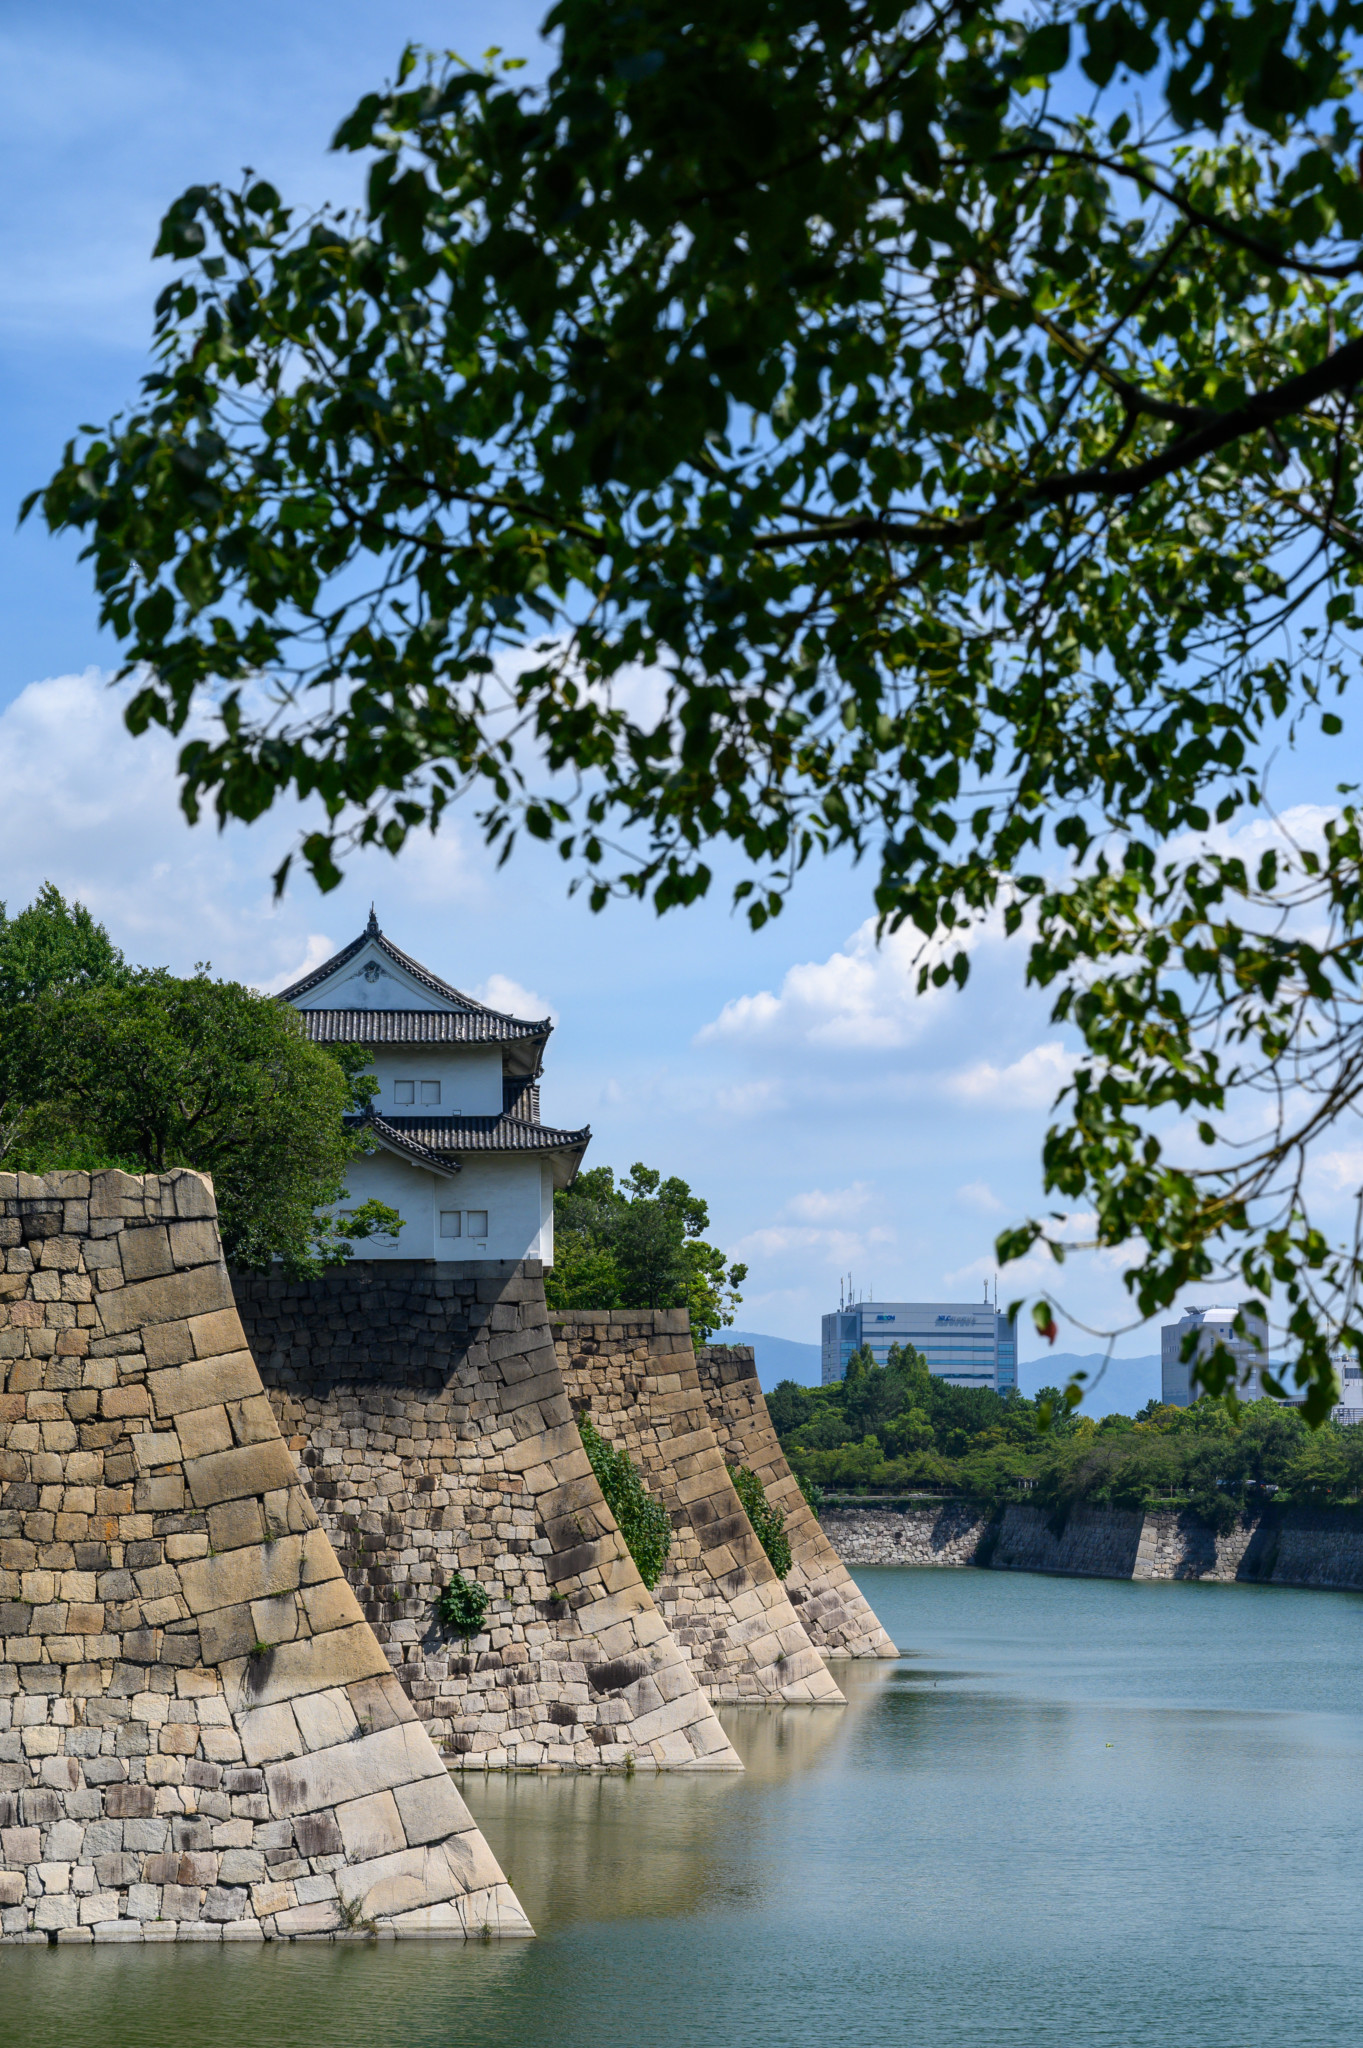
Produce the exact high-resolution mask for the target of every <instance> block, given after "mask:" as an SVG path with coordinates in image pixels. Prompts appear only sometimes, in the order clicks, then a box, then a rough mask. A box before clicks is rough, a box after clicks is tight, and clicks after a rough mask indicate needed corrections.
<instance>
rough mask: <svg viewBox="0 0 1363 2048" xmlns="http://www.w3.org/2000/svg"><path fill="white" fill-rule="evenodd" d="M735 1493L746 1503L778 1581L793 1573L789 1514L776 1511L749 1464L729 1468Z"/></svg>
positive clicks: (783, 1510)
mask: <svg viewBox="0 0 1363 2048" xmlns="http://www.w3.org/2000/svg"><path fill="white" fill-rule="evenodd" d="M728 1471H729V1477H730V1479H732V1480H733V1482H734V1492H735V1493H736V1494H737V1495H738V1497H739V1499H740V1500H741V1501H742V1503H743V1507H744V1511H745V1513H746V1514H747V1517H748V1520H749V1521H750V1522H751V1523H752V1526H753V1533H754V1535H755V1536H756V1538H757V1540H758V1542H759V1543H760V1544H761V1546H762V1548H763V1549H764V1550H765V1551H766V1553H767V1562H768V1563H769V1564H770V1566H771V1568H772V1570H773V1571H774V1572H775V1574H776V1576H777V1578H778V1579H783V1578H784V1577H785V1576H786V1573H787V1572H788V1571H789V1570H790V1538H789V1537H788V1536H787V1534H786V1511H785V1509H784V1508H774V1507H773V1506H772V1504H771V1502H770V1501H769V1500H768V1499H767V1490H766V1488H765V1487H764V1486H763V1484H762V1482H761V1480H760V1479H759V1478H758V1476H757V1474H756V1473H755V1472H753V1471H751V1470H750V1469H749V1467H748V1466H746V1465H730V1466H729V1468H728Z"/></svg>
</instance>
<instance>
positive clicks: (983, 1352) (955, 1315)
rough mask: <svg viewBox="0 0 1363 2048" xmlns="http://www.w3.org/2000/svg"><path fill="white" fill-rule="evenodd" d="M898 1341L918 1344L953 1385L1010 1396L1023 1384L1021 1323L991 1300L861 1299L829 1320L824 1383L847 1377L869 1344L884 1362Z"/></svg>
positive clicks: (931, 1365) (940, 1375)
mask: <svg viewBox="0 0 1363 2048" xmlns="http://www.w3.org/2000/svg"><path fill="white" fill-rule="evenodd" d="M892 1344H912V1346H913V1348H914V1350H915V1351H919V1352H921V1353H922V1355H923V1357H924V1358H925V1359H926V1361H927V1367H928V1371H929V1372H930V1373H933V1374H934V1375H935V1376H936V1377H937V1378H938V1379H942V1380H948V1381H949V1382H950V1383H951V1385H952V1386H953V1387H988V1388H989V1389H990V1390H991V1391H992V1392H994V1393H998V1394H1006V1393H1009V1392H1010V1391H1011V1390H1012V1389H1013V1388H1015V1387H1016V1386H1017V1383H1018V1340H1017V1325H1016V1323H1014V1322H1013V1321H1011V1320H1010V1318H1009V1317H1008V1316H1005V1315H1001V1314H999V1312H998V1311H997V1310H996V1309H995V1308H994V1307H993V1306H992V1305H991V1304H990V1303H989V1302H987V1301H985V1302H979V1301H858V1302H854V1303H851V1304H849V1306H848V1307H846V1308H840V1309H834V1310H833V1312H832V1313H831V1314H830V1315H826V1316H825V1317H824V1319H823V1360H822V1379H823V1384H824V1385H825V1386H826V1387H827V1386H831V1385H832V1384H833V1382H834V1381H836V1380H840V1379H842V1378H844V1377H845V1375H846V1372H847V1361H848V1359H849V1358H850V1357H851V1356H852V1353H853V1352H854V1351H859V1350H860V1349H861V1348H862V1346H863V1345H865V1346H867V1347H868V1349H869V1350H870V1353H871V1356H872V1357H873V1358H874V1360H875V1362H876V1364H877V1365H884V1363H885V1361H886V1359H887V1358H888V1357H889V1353H890V1347H891V1345H892Z"/></svg>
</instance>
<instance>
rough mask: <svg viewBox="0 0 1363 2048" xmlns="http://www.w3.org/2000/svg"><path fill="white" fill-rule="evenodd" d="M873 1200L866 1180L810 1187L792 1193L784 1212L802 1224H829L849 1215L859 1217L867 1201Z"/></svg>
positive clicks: (872, 1191) (843, 1219) (871, 1190)
mask: <svg viewBox="0 0 1363 2048" xmlns="http://www.w3.org/2000/svg"><path fill="white" fill-rule="evenodd" d="M872 1200H874V1190H873V1189H872V1187H871V1186H870V1183H869V1182H868V1181H864V1180H854V1181H853V1182H852V1185H851V1186H850V1187H846V1188H833V1189H832V1190H831V1191H828V1192H825V1190H824V1189H823V1188H810V1189H809V1190H808V1192H807V1193H805V1194H802V1195H792V1196H791V1198H790V1200H789V1201H788V1202H787V1203H786V1214H787V1215H788V1216H794V1217H796V1218H797V1220H798V1221H799V1222H801V1223H829V1222H832V1221H834V1220H838V1221H845V1220H846V1219H847V1218H848V1217H851V1216H859V1215H860V1214H861V1212H862V1210H863V1209H864V1208H865V1207H866V1205H867V1204H868V1202H871V1201H872Z"/></svg>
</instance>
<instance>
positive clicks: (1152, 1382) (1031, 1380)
mask: <svg viewBox="0 0 1363 2048" xmlns="http://www.w3.org/2000/svg"><path fill="white" fill-rule="evenodd" d="M717 1341H720V1342H723V1343H725V1344H751V1346H752V1348H753V1352H754V1355H755V1356H756V1359H757V1376H758V1378H759V1379H760V1380H761V1382H762V1386H763V1388H764V1390H765V1391H766V1392H767V1393H770V1392H771V1390H772V1388H773V1387H774V1386H775V1385H776V1384H777V1382H778V1381H779V1380H797V1381H798V1382H799V1384H800V1385H801V1386H804V1387H816V1386H817V1385H818V1384H819V1372H820V1356H821V1354H820V1350H819V1346H818V1345H817V1344H797V1343H796V1342H795V1341H794V1339H793V1338H790V1337H767V1336H764V1335H763V1334H762V1332H761V1331H760V1330H722V1331H720V1332H719V1336H718V1339H717ZM1102 1362H1103V1354H1102V1352H1101V1351H1091V1352H1079V1351H1053V1352H1051V1353H1050V1354H1049V1356H1047V1357H1045V1358H1024V1359H1023V1361H1022V1363H1021V1365H1020V1366H1019V1367H1018V1383H1019V1386H1020V1387H1021V1390H1022V1392H1023V1393H1024V1394H1027V1395H1028V1396H1031V1395H1034V1394H1036V1393H1037V1392H1038V1391H1039V1390H1040V1389H1041V1388H1042V1387H1063V1386H1064V1384H1065V1382H1066V1380H1067V1379H1068V1378H1069V1377H1070V1374H1071V1373H1075V1372H1084V1373H1087V1374H1088V1375H1089V1376H1090V1379H1091V1378H1092V1376H1093V1374H1094V1373H1096V1372H1097V1370H1098V1368H1099V1366H1100V1365H1101V1364H1102ZM1159 1391H1160V1361H1159V1354H1158V1352H1154V1351H1152V1352H1149V1353H1147V1354H1146V1356H1145V1357H1143V1358H1114V1359H1113V1360H1112V1362H1111V1364H1110V1365H1109V1366H1108V1368H1107V1371H1106V1372H1105V1373H1104V1374H1103V1378H1102V1381H1101V1384H1100V1385H1099V1386H1097V1387H1096V1388H1095V1389H1094V1391H1093V1392H1092V1394H1090V1395H1089V1396H1088V1398H1087V1399H1086V1400H1085V1403H1084V1406H1085V1408H1086V1409H1088V1410H1089V1411H1090V1412H1091V1413H1093V1414H1094V1415H1099V1416H1102V1415H1134V1414H1135V1413H1136V1411H1137V1409H1138V1408H1143V1407H1144V1406H1145V1404H1146V1402H1147V1401H1154V1400H1157V1399H1158V1398H1159Z"/></svg>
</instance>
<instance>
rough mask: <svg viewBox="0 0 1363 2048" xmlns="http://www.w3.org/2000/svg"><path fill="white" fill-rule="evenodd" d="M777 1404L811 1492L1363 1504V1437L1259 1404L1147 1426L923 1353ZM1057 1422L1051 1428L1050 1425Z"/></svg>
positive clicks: (902, 1354)
mask: <svg viewBox="0 0 1363 2048" xmlns="http://www.w3.org/2000/svg"><path fill="white" fill-rule="evenodd" d="M768 1407H769V1408H770V1410H771V1416H772V1421H773V1422H774V1424H775V1426H776V1432H777V1435H778V1436H779V1437H780V1439H781V1445H782V1448H783V1449H784V1451H785V1453H786V1456H787V1458H788V1459H789V1461H790V1464H791V1467H792V1469H793V1470H794V1472H795V1473H796V1475H797V1477H798V1478H799V1479H800V1481H801V1483H802V1485H803V1486H804V1487H805V1488H806V1490H807V1491H811V1492H812V1491H813V1490H814V1489H816V1488H817V1489H821V1490H823V1491H827V1492H839V1493H842V1492H852V1493H878V1494H879V1493H902V1492H909V1491H928V1492H933V1493H950V1494H963V1495H968V1496H970V1497H971V1498H973V1499H976V1500H988V1501H998V1500H1005V1499H1019V1498H1022V1497H1024V1496H1025V1497H1026V1498H1027V1499H1028V1500H1031V1501H1034V1502H1035V1503H1036V1504H1037V1505H1038V1506H1041V1507H1046V1508H1050V1509H1053V1510H1065V1509H1068V1508H1070V1507H1073V1506H1076V1505H1077V1504H1079V1503H1080V1502H1090V1503H1092V1504H1093V1505H1095V1506H1101V1505H1107V1506H1112V1507H1124V1508H1147V1507H1154V1506H1157V1505H1161V1504H1173V1505H1177V1506H1180V1507H1184V1506H1186V1507H1191V1508H1193V1509H1194V1510H1195V1511H1196V1512H1197V1513H1198V1514H1201V1515H1203V1516H1205V1517H1206V1518H1207V1519H1208V1520H1209V1521H1211V1522H1213V1523H1215V1524H1216V1525H1218V1526H1220V1527H1226V1526H1228V1525H1229V1523H1230V1522H1231V1521H1233V1520H1234V1519H1235V1517H1236V1516H1237V1515H1238V1514H1239V1513H1240V1511H1241V1510H1242V1509H1243V1508H1244V1507H1246V1506H1249V1505H1251V1504H1260V1503H1262V1502H1263V1501H1264V1500H1266V1499H1276V1500H1279V1501H1286V1502H1292V1503H1297V1504H1309V1505H1317V1506H1330V1505H1335V1506H1338V1505H1342V1504H1344V1503H1346V1502H1351V1501H1357V1500H1361V1499H1363V1429H1340V1428H1337V1427H1336V1426H1335V1425H1334V1424H1333V1423H1328V1422H1327V1423H1325V1424H1324V1425H1323V1426H1322V1427H1321V1428H1320V1429H1318V1430H1311V1429H1308V1428H1307V1426H1306V1424H1305V1423H1304V1422H1303V1421H1302V1419H1301V1416H1300V1415H1299V1414H1298V1413H1297V1411H1296V1410H1295V1409H1293V1408H1286V1407H1282V1406H1280V1405H1279V1404H1277V1403H1276V1402H1271V1401H1258V1402H1254V1403H1251V1404H1250V1405H1248V1406H1246V1407H1244V1408H1242V1409H1241V1410H1240V1413H1239V1414H1238V1416H1235V1417H1232V1416H1230V1415H1229V1414H1228V1413H1227V1411H1226V1409H1225V1408H1224V1407H1223V1406H1222V1405H1221V1404H1220V1403H1219V1402H1214V1401H1212V1400H1210V1399H1206V1398H1204V1399H1203V1400H1201V1401H1198V1402H1196V1403H1195V1404H1194V1405H1193V1406H1192V1407H1191V1408H1168V1407H1163V1406H1161V1405H1159V1404H1158V1403H1155V1402H1151V1403H1150V1404H1149V1406H1148V1407H1146V1408H1144V1409H1142V1410H1141V1413H1140V1415H1139V1416H1137V1417H1135V1418H1134V1419H1133V1418H1132V1417H1130V1416H1126V1415H1106V1416H1104V1417H1103V1418H1102V1419H1101V1421H1099V1420H1096V1419H1095V1418H1094V1417H1093V1416H1091V1415H1082V1414H1081V1415H1073V1414H1067V1413H1065V1411H1064V1409H1063V1404H1062V1403H1061V1401H1060V1397H1059V1394H1058V1393H1057V1392H1056V1391H1055V1390H1053V1389H1052V1390H1048V1391H1043V1393H1042V1394H1040V1395H1038V1397H1037V1399H1036V1400H1035V1401H1028V1400H1024V1399H1023V1398H1021V1397H1020V1396H1018V1395H1016V1394H1013V1395H1009V1396H1006V1397H1004V1396H1000V1395H998V1394H994V1393H991V1392H989V1391H987V1390H985V1389H979V1390H972V1389H967V1388H963V1387H953V1386H949V1385H948V1384H947V1383H946V1382H945V1381H944V1380H940V1379H935V1378H934V1377H933V1375H932V1374H931V1373H930V1372H929V1371H928V1369H927V1367H926V1365H925V1364H924V1363H923V1361H922V1359H921V1358H920V1357H919V1356H918V1354H917V1353H916V1352H914V1351H913V1350H912V1349H910V1348H908V1347H905V1348H904V1349H902V1350H901V1349H900V1348H899V1347H895V1349H893V1350H892V1351H891V1353H890V1357H889V1362H888V1364H887V1365H885V1366H877V1365H876V1364H875V1363H874V1361H873V1359H872V1358H871V1356H870V1353H869V1352H868V1351H862V1352H858V1353H857V1354H856V1355H855V1356H854V1357H853V1358H852V1359H851V1360H850V1361H849V1364H848V1369H847V1378H846V1379H845V1380H844V1381H842V1382H841V1383H840V1384H838V1385H835V1386H829V1387H801V1386H797V1385H796V1383H795V1382H794V1381H793V1380H783V1381H782V1382H781V1384H780V1385H779V1386H778V1387H777V1388H776V1389H775V1391H774V1392H773V1393H772V1394H771V1395H770V1396H769V1399H768ZM1043 1425H1044V1426H1043Z"/></svg>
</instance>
